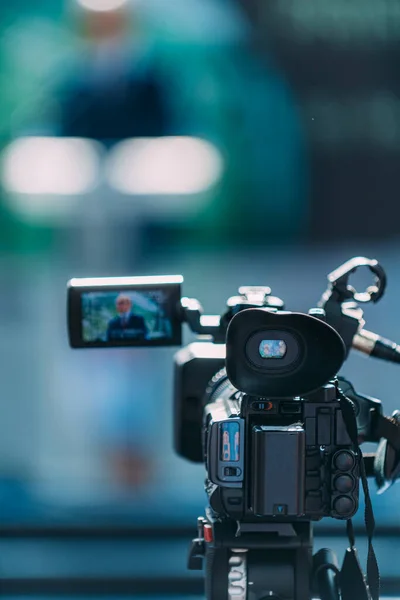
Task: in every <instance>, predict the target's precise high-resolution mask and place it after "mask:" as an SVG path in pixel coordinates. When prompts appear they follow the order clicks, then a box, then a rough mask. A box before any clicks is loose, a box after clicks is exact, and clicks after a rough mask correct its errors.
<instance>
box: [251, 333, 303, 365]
mask: <svg viewBox="0 0 400 600" xmlns="http://www.w3.org/2000/svg"><path fill="white" fill-rule="evenodd" d="M245 354H246V358H247V360H248V361H249V362H250V363H251V364H252V366H255V367H258V368H259V369H262V370H263V371H268V372H276V371H279V372H281V373H282V371H292V370H293V369H295V368H296V367H297V366H298V364H299V362H302V360H303V358H304V355H305V349H304V347H303V344H302V343H301V340H300V339H299V337H298V336H297V335H295V334H294V333H292V332H290V331H278V330H273V329H271V330H261V331H257V332H255V333H253V334H252V335H251V336H250V337H249V339H248V340H247V343H246V348H245Z"/></svg>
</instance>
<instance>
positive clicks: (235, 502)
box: [175, 307, 359, 522]
mask: <svg viewBox="0 0 400 600" xmlns="http://www.w3.org/2000/svg"><path fill="white" fill-rule="evenodd" d="M317 314H318V316H319V317H321V318H322V317H323V314H322V313H321V312H319V313H317ZM321 318H316V317H315V316H313V315H305V314H300V313H289V312H284V311H281V310H277V309H276V308H271V307H268V308H254V307H253V308H247V309H244V310H243V309H242V310H240V311H239V312H237V313H236V315H234V316H233V317H232V319H231V321H230V322H229V325H228V327H227V333H226V358H225V364H226V370H222V371H220V372H219V373H217V374H216V375H215V376H214V377H212V378H211V381H210V383H209V385H208V386H206V393H205V394H204V393H203V394H202V390H204V389H205V386H204V379H205V378H206V377H209V376H210V373H211V372H212V370H213V369H214V373H216V372H217V371H218V369H221V368H222V367H223V363H224V358H223V357H224V354H225V348H224V346H222V345H215V346H214V350H213V353H212V352H211V350H212V348H210V344H207V346H208V347H207V348H203V350H202V349H201V344H198V345H197V346H196V345H195V344H193V345H192V346H191V347H190V346H189V347H188V349H186V352H185V351H181V352H180V353H178V354H177V357H176V361H175V369H176V371H175V409H176V415H179V414H184V415H185V420H186V421H185V424H184V427H182V428H179V429H178V433H180V435H178V436H177V437H176V442H177V441H178V446H179V447H178V448H177V449H178V450H180V451H181V452H182V450H183V451H185V450H187V451H188V454H190V458H191V459H192V460H193V459H194V460H198V459H199V458H200V447H199V446H197V447H196V446H195V440H197V442H198V441H199V439H201V445H202V454H201V460H202V461H204V462H205V465H206V469H207V482H206V491H207V494H208V497H209V503H210V508H211V510H212V511H213V513H214V516H216V517H219V518H224V517H225V518H232V519H235V520H236V521H256V522H261V521H268V520H271V519H273V520H282V521H290V522H291V521H293V520H299V519H300V520H301V519H305V520H319V519H321V518H322V517H324V516H330V517H334V518H337V519H348V518H350V517H351V516H353V515H354V514H355V513H356V511H357V508H358V493H359V455H358V452H357V450H356V449H355V448H354V445H353V443H352V441H351V440H350V438H349V435H348V433H347V428H346V425H345V423H344V420H343V415H342V411H341V406H340V400H339V395H338V391H337V381H336V380H335V379H334V378H335V376H336V373H337V371H338V370H339V368H340V367H341V365H342V363H343V361H344V358H345V347H344V344H343V341H342V339H341V337H340V336H339V334H338V333H337V332H336V331H335V330H334V329H333V328H332V327H330V326H329V325H327V324H326V323H325V322H323V321H322V320H321ZM211 346H212V345H211ZM215 348H219V349H218V350H215ZM202 352H203V354H202ZM185 359H186V360H185ZM201 396H202V399H201ZM199 397H200V402H199ZM183 402H184V403H185V406H184V407H183V405H182V403H183ZM176 431H177V430H176ZM182 433H184V435H182ZM185 436H186V437H185ZM196 449H197V454H195V453H194V452H195V451H196Z"/></svg>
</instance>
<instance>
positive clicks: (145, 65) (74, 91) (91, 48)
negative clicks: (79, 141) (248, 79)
mask: <svg viewBox="0 0 400 600" xmlns="http://www.w3.org/2000/svg"><path fill="white" fill-rule="evenodd" d="M93 6H94V4H93ZM128 7H129V10H128ZM77 20H78V28H79V30H80V32H81V34H82V36H83V45H82V47H81V49H80V53H79V57H78V58H77V61H76V66H75V68H74V69H73V72H72V73H70V74H69V76H68V77H67V80H66V81H65V82H64V85H63V88H62V91H61V93H60V98H61V99H62V100H61V123H60V126H61V127H60V134H61V135H63V136H71V137H75V136H76V137H87V138H92V139H97V140H101V141H103V142H107V141H108V142H112V141H113V140H115V141H118V140H121V139H124V138H131V137H154V136H162V135H166V134H167V133H168V131H169V129H170V123H169V117H168V108H167V103H166V100H165V91H164V89H163V83H162V77H161V73H160V72H159V71H158V69H157V67H156V65H155V62H154V59H153V57H152V51H151V47H150V45H149V43H148V42H147V40H145V39H143V36H142V35H141V32H140V23H139V15H138V12H137V11H135V6H134V3H132V2H131V3H129V4H128V3H126V4H123V5H122V6H120V7H119V8H117V9H114V10H107V11H101V10H94V9H85V8H80V9H79V10H78V9H77Z"/></svg>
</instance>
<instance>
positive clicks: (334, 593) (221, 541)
mask: <svg viewBox="0 0 400 600" xmlns="http://www.w3.org/2000/svg"><path fill="white" fill-rule="evenodd" d="M198 535H199V537H197V538H195V539H194V540H193V541H192V544H191V548H190V552H189V562H188V566H189V569H196V570H201V569H202V568H203V561H204V567H205V593H206V598H207V600H311V598H313V597H319V598H321V600H340V593H339V582H338V575H339V567H338V564H337V559H336V556H335V554H334V553H333V552H332V551H331V550H328V549H322V550H320V551H319V552H317V553H316V554H315V555H314V556H313V554H312V547H313V534H312V525H311V523H310V522H309V521H306V522H301V523H263V524H262V525H261V524H257V525H255V524H252V523H241V524H240V530H239V529H238V528H237V525H236V523H235V522H234V521H231V520H229V521H224V522H218V521H214V522H213V525H212V526H211V524H210V523H209V521H208V520H206V519H203V518H199V519H198Z"/></svg>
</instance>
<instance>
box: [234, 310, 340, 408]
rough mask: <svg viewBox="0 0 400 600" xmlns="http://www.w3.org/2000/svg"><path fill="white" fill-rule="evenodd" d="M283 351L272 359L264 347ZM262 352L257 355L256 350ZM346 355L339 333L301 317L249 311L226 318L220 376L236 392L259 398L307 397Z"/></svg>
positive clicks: (280, 313)
mask: <svg viewBox="0 0 400 600" xmlns="http://www.w3.org/2000/svg"><path fill="white" fill-rule="evenodd" d="M277 344H279V347H281V348H285V353H284V354H283V353H281V354H280V355H277V354H276V353H275V354H273V352H272V351H271V353H270V355H268V352H267V351H266V350H265V348H267V349H268V345H270V347H271V348H272V349H273V348H274V347H276V345H277ZM261 350H262V351H261ZM345 356H346V349H345V345H344V342H343V340H342V338H341V337H340V335H339V333H338V332H337V331H336V330H335V329H334V328H333V327H331V326H330V325H328V324H327V323H325V322H324V321H321V320H320V319H317V318H316V317H313V316H311V315H306V314H303V313H293V312H283V311H281V312H279V311H278V312H272V311H270V310H268V309H264V308H249V309H246V310H243V311H241V312H239V313H237V314H236V315H235V316H234V317H233V318H232V320H231V322H230V323H229V326H228V330H227V336H226V372H227V375H228V378H229V379H230V381H231V383H232V384H233V385H234V386H235V387H236V388H237V389H238V390H240V391H242V392H244V393H246V394H250V395H255V396H262V397H269V398H287V397H295V396H301V395H304V394H308V393H310V392H312V391H314V390H316V389H318V388H320V387H321V386H323V385H325V384H326V383H328V381H329V380H330V379H332V378H333V377H335V375H336V374H337V372H338V371H339V369H340V367H341V366H342V364H343V362H344V360H345Z"/></svg>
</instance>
